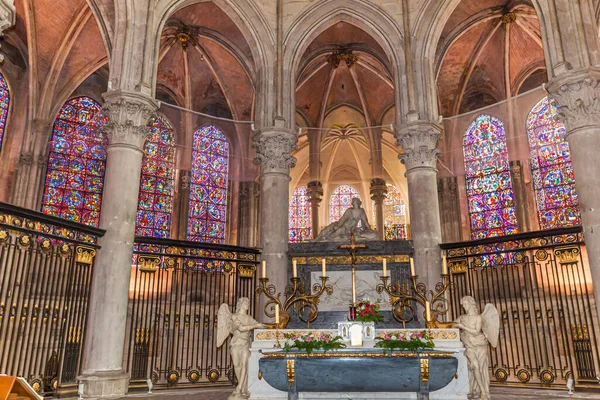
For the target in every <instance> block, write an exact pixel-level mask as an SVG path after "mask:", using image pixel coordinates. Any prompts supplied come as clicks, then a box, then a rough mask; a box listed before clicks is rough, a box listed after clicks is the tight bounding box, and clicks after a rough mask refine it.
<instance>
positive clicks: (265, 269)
mask: <svg viewBox="0 0 600 400" xmlns="http://www.w3.org/2000/svg"><path fill="white" fill-rule="evenodd" d="M262 277H263V278H266V277H267V262H266V261H264V260H263V262H262Z"/></svg>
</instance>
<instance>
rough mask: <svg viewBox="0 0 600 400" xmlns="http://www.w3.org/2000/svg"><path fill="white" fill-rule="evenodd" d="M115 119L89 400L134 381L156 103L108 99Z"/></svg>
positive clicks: (88, 367) (88, 336) (91, 319)
mask: <svg viewBox="0 0 600 400" xmlns="http://www.w3.org/2000/svg"><path fill="white" fill-rule="evenodd" d="M104 100H105V104H104V110H105V112H106V113H107V115H108V117H109V123H108V126H107V133H108V138H109V145H108V150H107V162H106V174H105V178H104V196H103V200H102V214H101V217H100V227H101V228H103V229H105V230H106V235H105V236H104V237H103V238H102V239H101V240H100V242H99V244H100V246H101V247H102V248H101V249H100V251H98V256H97V258H96V264H95V266H94V272H93V277H92V287H91V294H90V300H89V309H88V321H87V327H86V332H85V347H84V353H83V365H82V375H81V376H80V377H79V381H80V382H81V383H83V385H84V390H83V398H86V399H87V398H99V397H111V396H121V395H123V394H125V393H127V389H128V385H129V376H128V374H127V373H126V372H125V370H124V369H123V365H122V363H123V350H124V345H125V326H126V322H127V302H128V292H129V277H130V273H131V258H132V248H133V238H134V231H135V216H136V212H137V206H138V191H139V185H140V174H141V166H142V156H143V154H144V152H143V146H144V141H145V140H146V137H147V136H148V134H149V130H148V126H147V124H148V122H149V118H150V116H151V115H152V113H153V112H154V111H155V110H156V109H157V103H156V101H155V100H154V99H152V98H149V97H147V96H145V95H142V94H141V93H138V92H126V91H110V92H107V93H105V94H104Z"/></svg>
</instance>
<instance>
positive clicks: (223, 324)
mask: <svg viewBox="0 0 600 400" xmlns="http://www.w3.org/2000/svg"><path fill="white" fill-rule="evenodd" d="M249 308H250V300H249V299H248V298H247V297H241V298H239V299H238V302H237V308H236V310H235V313H234V314H232V313H231V312H230V311H229V305H228V304H227V303H223V304H221V307H219V313H218V317H217V320H218V325H217V347H221V346H222V345H223V343H224V342H225V339H227V338H228V337H229V335H233V337H232V339H231V342H229V352H230V353H231V359H232V361H233V369H234V371H235V376H236V378H237V381H238V385H237V387H236V388H235V390H234V391H233V393H232V394H231V395H230V396H229V397H228V399H229V400H241V399H247V398H249V397H250V393H249V392H248V359H249V358H250V345H251V343H252V330H254V329H261V328H264V327H265V326H264V325H263V324H261V323H259V322H258V321H256V320H255V319H254V318H252V317H251V316H249V315H248V310H249Z"/></svg>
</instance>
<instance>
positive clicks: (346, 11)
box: [283, 0, 408, 128]
mask: <svg viewBox="0 0 600 400" xmlns="http://www.w3.org/2000/svg"><path fill="white" fill-rule="evenodd" d="M338 22H347V23H349V24H351V25H354V26H356V27H357V28H360V29H362V30H363V31H365V32H366V33H367V34H369V35H370V36H371V37H372V38H373V39H374V40H375V41H377V42H378V43H379V44H380V46H381V47H382V48H383V50H384V51H385V53H386V55H387V57H388V58H389V61H390V63H391V66H392V76H393V78H394V82H395V85H396V87H397V88H402V87H406V82H405V80H406V77H405V74H403V73H402V70H403V68H404V66H405V60H404V59H405V56H404V42H403V38H402V33H401V29H400V26H399V25H398V24H397V22H396V21H395V20H394V19H393V18H392V17H391V16H390V15H388V14H387V13H386V12H385V11H383V10H381V9H380V8H379V7H378V6H376V5H373V4H370V3H367V2H364V1H358V0H329V1H325V2H318V3H316V4H315V5H313V6H312V7H309V8H307V9H306V10H304V11H303V12H302V13H301V14H300V15H299V16H298V17H297V18H296V20H295V21H294V22H293V23H292V25H291V27H290V28H289V30H288V31H287V33H286V34H285V35H284V42H283V45H284V54H283V69H284V78H283V82H284V85H283V98H284V99H286V100H289V101H284V102H283V117H284V119H285V120H286V123H287V124H288V127H289V128H292V127H293V125H292V124H293V121H294V115H295V108H296V95H295V86H296V85H295V83H296V76H297V74H298V69H299V65H300V62H301V58H302V56H303V54H304V52H305V51H306V49H307V48H308V46H309V45H310V44H311V43H312V41H313V40H314V39H315V38H317V37H318V36H319V35H320V34H321V33H323V32H324V31H325V30H327V29H328V28H330V27H331V26H333V25H335V24H337V23H338ZM407 103H408V102H407V93H406V92H405V91H401V90H396V91H395V104H396V120H397V121H401V120H403V119H404V115H405V114H406V113H407V112H408V107H407Z"/></svg>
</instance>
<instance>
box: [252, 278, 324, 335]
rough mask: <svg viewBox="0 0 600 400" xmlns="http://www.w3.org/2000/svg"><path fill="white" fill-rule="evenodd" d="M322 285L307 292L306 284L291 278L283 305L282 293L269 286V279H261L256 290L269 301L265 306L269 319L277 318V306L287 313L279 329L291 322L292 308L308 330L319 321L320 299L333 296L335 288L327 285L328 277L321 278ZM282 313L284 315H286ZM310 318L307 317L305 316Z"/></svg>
mask: <svg viewBox="0 0 600 400" xmlns="http://www.w3.org/2000/svg"><path fill="white" fill-rule="evenodd" d="M320 279H321V283H315V284H314V285H313V286H312V291H309V292H307V291H306V286H305V284H304V282H302V281H301V280H300V278H291V284H290V285H287V286H286V288H285V292H284V293H285V302H284V303H283V304H281V300H280V297H281V293H280V292H277V288H276V287H275V285H273V284H269V278H260V279H259V286H258V287H257V288H256V294H257V295H258V296H260V295H261V294H264V295H265V296H266V297H267V298H268V299H269V301H267V303H266V304H265V306H264V312H265V315H266V316H267V317H269V318H273V317H274V316H275V305H276V304H278V305H279V310H282V311H284V313H287V316H286V317H284V318H283V320H280V323H279V324H277V325H276V328H277V329H285V327H286V326H287V324H288V322H289V315H290V308H292V307H293V308H292V310H293V311H294V312H296V313H297V315H298V318H300V320H301V321H302V322H304V323H306V325H307V328H310V323H311V322H313V321H314V320H315V319H317V316H318V315H319V299H320V298H321V296H322V295H323V293H327V294H329V295H331V294H332V293H333V287H332V286H331V285H328V284H327V280H328V279H329V278H328V277H327V276H321V277H320ZM284 313H282V314H284ZM306 313H308V316H307V317H305V314H306Z"/></svg>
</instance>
